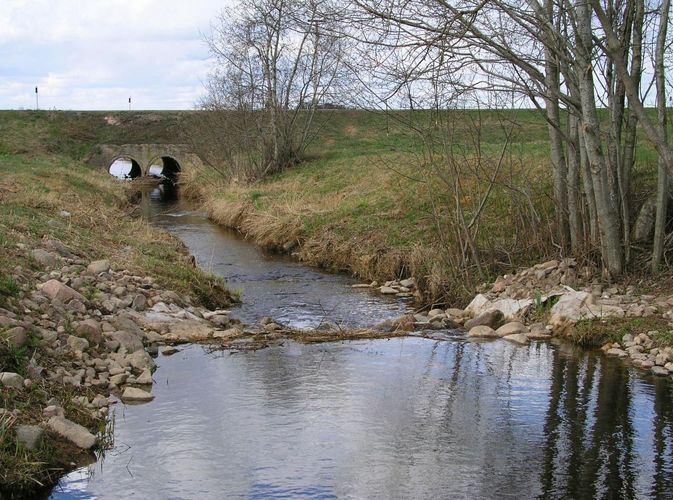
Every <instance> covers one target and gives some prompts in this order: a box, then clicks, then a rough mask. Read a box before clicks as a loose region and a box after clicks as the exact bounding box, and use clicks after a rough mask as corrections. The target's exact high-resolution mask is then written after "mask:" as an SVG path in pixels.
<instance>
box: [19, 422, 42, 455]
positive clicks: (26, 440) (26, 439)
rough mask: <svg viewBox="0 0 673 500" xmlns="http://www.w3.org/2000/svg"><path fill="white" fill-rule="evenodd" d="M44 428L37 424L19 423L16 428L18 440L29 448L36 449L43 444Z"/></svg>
mask: <svg viewBox="0 0 673 500" xmlns="http://www.w3.org/2000/svg"><path fill="white" fill-rule="evenodd" d="M43 437H44V429H43V428H42V427H40V426H37V425H19V426H18V427H17V428H16V441H17V442H18V443H20V444H21V445H22V446H23V447H24V448H26V449H28V450H35V449H37V448H39V447H40V446H41V445H42V438H43Z"/></svg>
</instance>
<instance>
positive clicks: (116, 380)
mask: <svg viewBox="0 0 673 500" xmlns="http://www.w3.org/2000/svg"><path fill="white" fill-rule="evenodd" d="M128 378H129V374H128V373H126V372H124V373H118V374H117V375H112V376H111V377H110V383H112V384H114V385H116V386H117V387H119V386H120V385H122V384H123V383H124V382H126V381H127V380H128Z"/></svg>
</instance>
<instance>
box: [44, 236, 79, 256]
mask: <svg viewBox="0 0 673 500" xmlns="http://www.w3.org/2000/svg"><path fill="white" fill-rule="evenodd" d="M43 244H44V246H45V247H46V248H48V249H49V250H53V251H54V252H56V253H58V254H59V255H60V256H61V257H67V258H69V259H72V258H74V257H75V256H74V255H73V254H72V252H71V251H70V249H69V248H68V247H66V246H65V245H64V244H63V243H61V242H60V241H58V240H53V239H48V240H44V241H43Z"/></svg>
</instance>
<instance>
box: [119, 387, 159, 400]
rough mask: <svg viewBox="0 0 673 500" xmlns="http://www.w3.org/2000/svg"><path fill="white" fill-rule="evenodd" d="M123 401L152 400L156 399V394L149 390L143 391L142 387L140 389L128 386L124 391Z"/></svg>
mask: <svg viewBox="0 0 673 500" xmlns="http://www.w3.org/2000/svg"><path fill="white" fill-rule="evenodd" d="M121 399H122V401H124V402H125V403H126V402H144V401H152V400H153V399H154V396H153V395H152V394H151V393H149V392H147V391H143V390H142V389H138V388H137V387H127V388H126V389H124V392H123V393H122V398H121Z"/></svg>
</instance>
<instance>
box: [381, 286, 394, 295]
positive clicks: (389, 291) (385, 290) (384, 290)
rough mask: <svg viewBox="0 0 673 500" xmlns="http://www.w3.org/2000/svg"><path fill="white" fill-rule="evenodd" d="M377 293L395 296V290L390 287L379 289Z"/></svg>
mask: <svg viewBox="0 0 673 500" xmlns="http://www.w3.org/2000/svg"><path fill="white" fill-rule="evenodd" d="M379 292H381V294H383V295H396V294H397V290H395V289H394V288H393V287H390V286H382V287H381V288H379Z"/></svg>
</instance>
